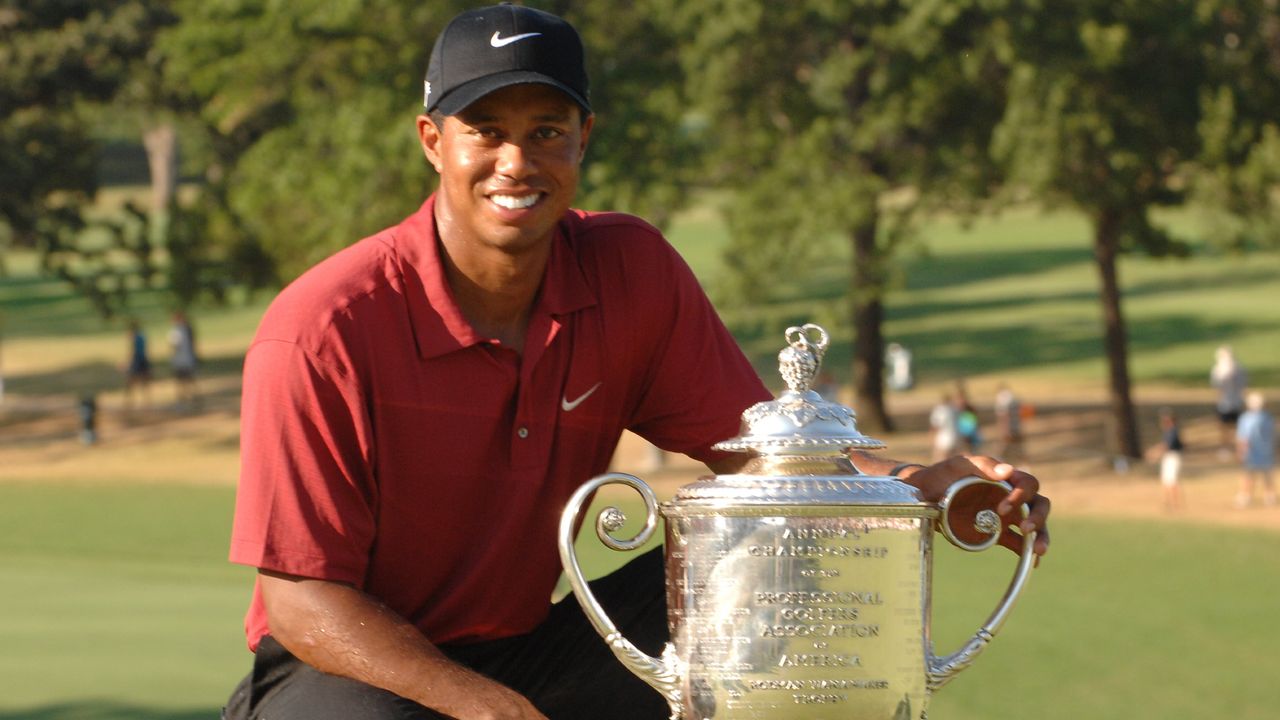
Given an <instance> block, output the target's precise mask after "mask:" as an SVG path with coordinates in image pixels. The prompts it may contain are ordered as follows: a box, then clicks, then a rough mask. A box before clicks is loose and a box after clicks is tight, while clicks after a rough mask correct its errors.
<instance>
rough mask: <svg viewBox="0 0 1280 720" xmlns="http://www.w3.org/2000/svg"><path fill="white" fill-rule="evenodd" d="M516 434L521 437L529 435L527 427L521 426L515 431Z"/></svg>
mask: <svg viewBox="0 0 1280 720" xmlns="http://www.w3.org/2000/svg"><path fill="white" fill-rule="evenodd" d="M516 435H517V436H518V437H519V438H520V439H521V440H523V439H525V438H527V437H529V428H525V427H522V428H520V429H519V430H517V431H516Z"/></svg>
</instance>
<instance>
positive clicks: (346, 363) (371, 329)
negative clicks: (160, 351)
mask: <svg viewBox="0 0 1280 720" xmlns="http://www.w3.org/2000/svg"><path fill="white" fill-rule="evenodd" d="M425 91H426V92H425V111H426V114H424V115H422V116H419V117H418V119H417V127H418V133H419V138H420V140H421V145H422V150H423V153H424V155H425V157H426V159H427V161H428V162H429V163H430V164H431V165H432V166H433V167H434V168H435V170H436V172H437V173H439V175H440V184H439V187H438V189H437V190H436V192H435V193H433V194H432V196H431V197H429V198H427V200H426V202H425V203H423V205H422V207H421V208H420V209H419V210H418V211H417V212H416V213H414V214H413V215H411V216H409V217H408V218H406V219H405V220H404V221H403V222H402V223H400V224H399V225H396V226H395V227H392V228H389V229H387V230H384V231H382V232H380V233H378V234H376V235H374V236H372V237H369V238H366V239H364V240H362V241H360V242H358V243H356V244H355V245H353V246H351V247H350V248H348V249H346V250H344V251H342V252H340V253H338V254H337V255H335V256H333V257H331V258H329V259H328V260H326V261H324V262H322V263H321V264H319V265H317V266H316V267H315V268H312V269H311V270H310V271H308V272H307V273H306V274H304V275H303V276H302V277H301V278H299V279H298V280H297V281H295V282H294V283H293V284H291V285H290V286H289V287H288V288H286V289H285V290H284V291H283V292H282V293H281V294H280V296H279V297H278V298H277V299H276V301H275V302H274V303H273V304H272V306H271V308H270V309H269V310H268V312H267V314H266V316H265V317H264V319H263V321H262V324H261V326H260V328H259V330H258V333H257V335H256V337H255V339H254V342H253V344H252V345H251V347H250V349H249V352H248V354H247V356H246V358H245V381H244V398H243V404H242V432H241V450H242V452H241V455H242V471H241V479H240V487H239V491H238V494H237V503H236V516H235V525H234V529H233V533H232V546H231V559H232V560H233V561H235V562H238V563H243V564H246V565H250V566H253V567H255V568H257V569H258V577H257V583H256V586H255V589H254V594H253V599H252V601H251V604H250V608H249V612H248V614H247V616H246V619H245V629H246V633H247V638H248V644H249V646H250V648H251V649H252V650H254V652H255V658H254V665H253V669H252V671H251V672H250V674H249V675H248V676H247V677H246V678H245V679H244V681H243V682H241V684H240V685H239V686H238V687H237V688H236V690H235V691H234V693H233V695H232V697H231V700H230V702H229V703H228V706H227V709H226V712H225V717H228V718H235V719H237V720H239V719H241V718H271V719H272V720H277V719H284V720H288V719H290V718H299V719H301V718H306V719H308V720H325V719H328V718H333V719H334V720H337V719H339V718H341V719H343V720H346V719H349V718H415V719H416V718H459V719H461V720H472V719H481V718H484V719H491V718H492V719H498V718H501V719H509V718H510V719H538V718H553V719H555V720H582V719H585V718H609V719H610V720H629V719H632V718H634V719H636V720H641V719H644V720H658V719H659V718H664V717H666V716H667V707H666V703H665V701H664V700H662V698H661V697H660V696H659V695H658V693H656V692H654V691H653V690H651V689H650V688H649V687H648V686H647V685H645V684H644V683H642V682H641V681H640V680H638V679H636V678H635V677H634V676H632V675H631V674H630V673H629V672H628V671H627V670H625V669H624V668H623V666H622V665H621V664H620V663H618V662H617V660H616V659H615V658H614V657H613V655H612V652H611V651H610V650H609V649H608V647H607V646H606V645H605V643H603V642H601V640H600V638H599V637H598V636H597V635H596V633H595V631H594V630H593V629H592V628H591V626H590V624H589V622H588V621H587V620H586V618H585V617H584V615H583V613H582V611H581V610H580V608H579V607H578V606H577V604H576V602H575V601H573V599H572V598H570V599H568V600H566V601H563V602H560V603H557V604H555V605H552V604H551V602H550V597H551V595H552V592H553V590H554V587H555V584H556V580H557V578H558V576H559V572H560V567H559V560H558V556H557V549H556V540H555V537H556V528H557V525H558V522H559V516H560V511H561V509H562V508H563V507H564V505H565V502H566V501H567V500H568V498H569V497H570V495H571V494H572V493H573V491H574V490H576V489H577V487H578V486H579V485H581V484H582V483H583V482H585V481H586V480H588V479H589V478H591V477H592V476H594V475H597V474H599V473H601V472H604V471H605V470H606V469H607V468H608V466H609V461H610V459H611V457H612V455H613V452H614V450H615V448H616V445H617V442H618V440H619V438H620V437H621V435H622V433H623V431H625V430H631V431H633V432H636V433H638V434H639V435H641V436H643V437H645V438H647V439H649V440H650V441H651V442H653V443H654V444H656V445H658V446H660V447H662V448H664V449H666V450H669V451H672V452H680V453H684V454H687V455H689V456H690V457H693V458H696V459H698V460H700V461H702V462H705V463H707V464H708V466H709V467H711V468H712V469H713V470H715V471H717V472H725V471H729V470H731V469H733V468H735V467H737V463H739V462H740V460H739V459H738V458H736V457H734V456H730V455H728V454H725V453H720V452H716V451H713V450H711V446H712V445H713V444H714V443H715V442H717V441H719V440H722V439H725V438H728V437H731V436H733V435H735V434H737V431H738V428H739V419H740V415H741V412H742V410H743V409H745V408H746V407H748V406H750V405H752V404H753V403H755V402H758V401H760V400H765V399H769V398H770V397H771V396H770V394H769V392H768V391H767V390H766V389H765V387H764V386H763V384H762V383H761V382H760V380H759V379H758V378H757V376H756V375H755V373H754V372H753V370H752V369H751V366H750V364H749V363H748V362H747V360H746V359H745V358H744V357H743V355H742V353H741V351H740V350H739V349H738V347H737V345H736V343H735V342H734V340H733V338H732V337H731V336H730V335H729V333H728V332H727V331H726V330H725V328H724V326H723V324H722V323H721V322H720V320H719V319H718V318H717V316H716V314H715V312H714V309H713V308H712V306H711V304H710V302H708V300H707V298H706V296H705V295H704V294H703V292H702V290H701V288H700V287H699V285H698V283H697V281H696V279H695V278H694V276H693V274H692V273H691V272H690V271H689V268H688V267H687V266H686V265H685V264H684V262H683V261H682V260H681V259H680V257H679V256H678V255H677V254H676V252H675V251H674V250H673V249H672V248H671V246H670V245H669V244H668V243H667V242H666V241H665V240H664V239H663V238H662V236H661V234H660V233H658V231H657V230H655V229H654V228H653V227H651V226H649V225H648V224H646V223H644V222H643V221H641V220H639V219H637V218H634V217H631V216H627V215H621V214H617V213H588V212H583V211H579V210H573V209H571V204H572V201H573V197H574V192H575V190H576V188H577V184H578V174H579V167H580V164H581V162H582V158H583V156H584V154H585V153H586V151H587V146H588V141H589V139H590V137H591V129H592V126H593V123H594V117H593V116H592V114H591V106H590V101H589V94H588V86H587V76H586V71H585V65H584V62H583V52H582V44H581V41H580V39H579V37H578V34H577V32H576V31H575V30H574V29H573V28H572V27H571V26H570V25H569V24H567V23H566V22H564V21H563V20H561V19H560V18H557V17H555V16H553V15H549V14H547V13H543V12H540V11H537V10H532V9H529V8H524V7H518V6H511V5H501V6H495V7H487V8H480V9H477V10H472V11H468V12H465V13H462V14H461V15H459V16H458V17H456V18H455V19H454V20H452V21H451V22H450V23H449V25H448V26H447V27H446V28H445V29H444V31H443V32H442V33H441V35H440V36H439V37H438V38H437V40H436V44H435V47H434V50H433V52H432V55H431V61H430V66H429V68H428V70H427V78H426V86H425ZM863 463H865V464H863ZM893 464H894V463H893V461H891V460H876V459H871V458H863V459H862V460H861V461H860V465H861V466H862V467H863V469H864V470H867V471H870V472H886V471H887V470H888V467H889V466H891V465H893ZM971 474H982V475H986V476H990V477H997V478H999V479H1005V480H1008V481H1009V482H1010V483H1011V484H1012V485H1013V486H1014V488H1015V490H1014V493H1013V494H1012V495H1011V496H1010V497H1009V498H1008V500H1009V501H1011V502H1025V501H1031V502H1032V503H1033V512H1032V520H1031V522H1032V524H1034V525H1036V526H1037V527H1042V526H1043V524H1044V517H1045V515H1046V514H1047V512H1048V505H1047V502H1046V501H1044V500H1043V499H1042V498H1039V497H1037V495H1036V489H1037V487H1038V484H1037V483H1036V481H1035V478H1033V477H1031V476H1029V475H1026V474H1025V473H1020V472H1017V471H1015V470H1013V469H1012V468H1010V467H1009V466H1007V465H1001V464H998V463H996V462H995V461H992V460H990V459H989V458H975V459H970V460H965V461H964V462H959V461H957V462H955V463H952V464H951V465H948V466H935V467H934V468H929V469H927V470H921V471H920V472H919V473H918V474H916V475H915V476H914V477H913V478H912V482H914V483H916V484H918V485H921V486H922V487H926V486H927V487H929V488H931V489H930V490H929V491H928V492H927V494H929V495H932V496H934V497H936V496H937V495H939V494H940V491H941V489H942V488H945V487H946V485H948V484H949V483H950V482H951V481H952V480H954V479H957V478H959V477H962V476H964V475H971ZM1040 550H1041V552H1043V550H1044V547H1041V548H1040ZM594 587H595V593H596V597H597V599H599V600H600V601H601V603H602V604H604V605H605V607H606V608H607V610H608V612H609V615H610V617H611V618H612V619H613V620H614V621H615V622H616V623H617V625H618V626H619V628H620V629H621V630H622V631H623V632H624V633H625V634H626V636H627V637H628V638H629V639H631V640H632V641H633V642H635V643H636V644H637V645H638V646H639V647H640V648H641V649H642V650H644V651H645V652H648V653H650V654H657V653H658V652H660V650H661V646H662V643H663V642H665V640H666V633H667V627H666V609H665V604H664V592H663V582H662V560H661V557H660V556H658V555H657V554H656V553H649V554H647V555H645V556H643V557H641V558H638V559H637V560H635V561H633V562H631V563H629V564H628V565H627V566H626V567H624V568H623V569H622V570H619V571H618V572H616V573H614V574H613V575H610V576H608V577H606V578H602V579H601V580H599V581H597V582H596V583H595V584H594Z"/></svg>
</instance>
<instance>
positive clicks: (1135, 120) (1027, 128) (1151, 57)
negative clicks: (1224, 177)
mask: <svg viewBox="0 0 1280 720" xmlns="http://www.w3.org/2000/svg"><path fill="white" fill-rule="evenodd" d="M1054 13H1055V14H1054V20H1053V22H1046V21H1045V11H1044V10H1043V9H1041V8H1040V7H1039V6H1038V4H1035V3H1017V4H1015V5H1014V7H1012V8H1011V12H1010V13H1009V14H1008V15H1007V21H1008V26H1009V32H1008V33H1007V34H1006V36H1005V37H1006V40H1007V42H1008V45H1009V55H1010V58H1011V70H1010V78H1009V85H1008V101H1007V105H1006V108H1005V111H1004V117H1003V118H1002V119H1001V121H1000V123H999V125H998V126H997V127H996V128H995V134H994V143H993V149H994V152H995V154H996V156H997V157H998V158H999V159H1001V160H1002V161H1004V162H1005V163H1007V166H1008V168H1009V173H1010V180H1011V181H1012V183H1013V184H1014V186H1016V187H1023V188H1030V189H1031V191H1032V192H1033V193H1034V194H1035V195H1036V196H1038V197H1043V198H1045V199H1046V200H1048V201H1054V200H1058V201H1065V202H1069V203H1071V204H1073V205H1074V206H1076V207H1078V208H1081V209H1082V210H1084V211H1085V212H1086V213H1087V214H1089V215H1091V216H1096V215H1098V214H1099V213H1101V212H1102V211H1103V210H1104V209H1105V210H1108V211H1112V212H1114V213H1116V214H1117V215H1119V216H1121V217H1122V220H1121V223H1122V234H1121V242H1122V243H1125V244H1126V246H1127V247H1132V248H1143V249H1146V250H1148V251H1151V252H1153V253H1157V254H1159V253H1164V252H1169V251H1170V250H1173V251H1175V252H1176V249H1174V248H1171V247H1170V246H1169V238H1168V237H1167V236H1165V235H1163V234H1161V233H1159V232H1157V231H1156V230H1155V229H1154V228H1153V227H1152V226H1151V223H1150V221H1149V214H1148V211H1149V209H1150V208H1152V207H1155V206H1160V205H1171V204H1176V203H1179V202H1181V201H1182V199H1183V195H1184V192H1183V189H1184V187H1185V185H1186V180H1185V177H1184V175H1183V172H1184V171H1185V169H1186V166H1187V164H1188V163H1190V162H1193V161H1194V160H1195V159H1196V158H1197V157H1198V155H1199V152H1200V147H1201V141H1200V136H1199V134H1198V132H1197V123H1198V118H1199V105H1200V92H1201V89H1202V88H1203V87H1204V86H1205V83H1206V81H1207V79H1208V74H1209V65H1208V61H1207V58H1206V57H1205V55H1204V53H1203V47H1204V44H1205V43H1206V41H1207V40H1208V28H1207V27H1206V26H1204V25H1203V24H1202V23H1200V22H1199V21H1198V19H1197V16H1196V11H1195V9H1194V7H1192V6H1191V5H1190V4H1186V3H1184V4H1179V5H1177V6H1176V7H1169V8H1166V9H1165V11H1162V12H1152V11H1151V9H1150V7H1149V6H1148V5H1147V4H1146V3H1143V2H1141V1H1140V0H1133V1H1129V2H1081V3H1070V4H1064V5H1062V6H1060V7H1057V8H1056V9H1055V10H1054Z"/></svg>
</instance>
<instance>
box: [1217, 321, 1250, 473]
mask: <svg viewBox="0 0 1280 720" xmlns="http://www.w3.org/2000/svg"><path fill="white" fill-rule="evenodd" d="M1209 383H1210V384H1211V385H1213V387H1214V389H1215V390H1217V391H1218V398H1217V401H1216V402H1215V403H1214V410H1215V411H1217V413H1218V430H1219V437H1220V446H1219V450H1218V455H1219V458H1220V459H1226V458H1229V457H1231V448H1232V446H1233V445H1234V444H1235V430H1236V421H1237V420H1238V419H1239V418H1240V413H1241V412H1243V411H1244V391H1245V389H1246V388H1247V387H1248V385H1249V376H1248V373H1246V372H1245V369H1244V366H1243V365H1241V364H1240V361H1239V360H1237V359H1236V355H1235V353H1234V352H1233V351H1232V350H1231V347H1230V346H1228V345H1222V346H1220V347H1219V348H1218V350H1217V352H1216V353H1214V363H1213V368H1212V369H1210V370H1209Z"/></svg>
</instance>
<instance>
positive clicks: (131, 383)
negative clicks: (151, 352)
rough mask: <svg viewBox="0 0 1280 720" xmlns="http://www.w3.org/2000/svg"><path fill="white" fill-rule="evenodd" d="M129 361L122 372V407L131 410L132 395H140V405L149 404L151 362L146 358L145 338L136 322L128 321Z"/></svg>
mask: <svg viewBox="0 0 1280 720" xmlns="http://www.w3.org/2000/svg"><path fill="white" fill-rule="evenodd" d="M128 352H129V360H128V363H127V364H126V365H125V370H124V407H125V409H126V410H131V409H133V393H134V391H135V390H137V391H139V392H140V393H141V395H142V404H143V405H149V404H151V397H150V393H151V389H150V388H151V360H150V359H149V358H148V357H147V336H146V334H145V333H143V332H142V327H141V326H140V325H139V324H138V321H137V320H130V321H129V351H128Z"/></svg>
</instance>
